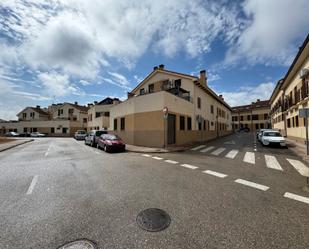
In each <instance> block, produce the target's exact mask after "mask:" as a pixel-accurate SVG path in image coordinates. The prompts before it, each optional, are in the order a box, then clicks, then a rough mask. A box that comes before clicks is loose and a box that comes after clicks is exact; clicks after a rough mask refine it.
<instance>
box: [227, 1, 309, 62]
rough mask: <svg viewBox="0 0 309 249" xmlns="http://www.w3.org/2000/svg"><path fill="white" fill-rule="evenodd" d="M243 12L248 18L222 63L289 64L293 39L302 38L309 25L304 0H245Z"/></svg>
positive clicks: (293, 52)
mask: <svg viewBox="0 0 309 249" xmlns="http://www.w3.org/2000/svg"><path fill="white" fill-rule="evenodd" d="M243 11H244V13H245V15H246V16H247V17H248V18H250V19H251V21H250V22H248V23H247V27H246V29H245V30H244V31H243V32H241V33H240V34H239V37H238V40H237V42H236V43H235V44H234V46H232V47H231V48H230V49H229V50H228V52H227V54H226V58H225V64H233V63H243V59H246V60H247V62H248V63H249V64H257V63H263V64H269V65H271V64H279V65H289V64H290V63H291V60H292V58H293V57H294V56H295V52H296V51H297V47H295V41H296V40H301V39H304V37H305V36H306V35H307V33H308V31H309V30H308V27H309V18H308V13H309V5H308V1H307V0H297V1H293V0H272V1H269V0H246V1H245V2H244V3H243Z"/></svg>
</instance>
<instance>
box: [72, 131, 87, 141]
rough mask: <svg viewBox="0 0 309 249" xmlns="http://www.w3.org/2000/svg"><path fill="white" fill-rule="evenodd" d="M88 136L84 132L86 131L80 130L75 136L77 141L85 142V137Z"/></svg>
mask: <svg viewBox="0 0 309 249" xmlns="http://www.w3.org/2000/svg"><path fill="white" fill-rule="evenodd" d="M86 136H87V133H86V131H84V130H78V131H76V132H75V134H74V138H75V139H76V140H85V137H86Z"/></svg>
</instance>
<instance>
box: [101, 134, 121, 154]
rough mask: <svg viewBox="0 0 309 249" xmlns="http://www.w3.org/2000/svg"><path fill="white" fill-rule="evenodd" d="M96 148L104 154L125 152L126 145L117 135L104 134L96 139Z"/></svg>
mask: <svg viewBox="0 0 309 249" xmlns="http://www.w3.org/2000/svg"><path fill="white" fill-rule="evenodd" d="M98 148H99V149H103V150H104V151H105V152H111V151H125V150H126V145H125V143H124V142H123V141H122V140H121V138H120V137H118V136H117V135H113V134H104V135H102V136H101V137H99V139H98Z"/></svg>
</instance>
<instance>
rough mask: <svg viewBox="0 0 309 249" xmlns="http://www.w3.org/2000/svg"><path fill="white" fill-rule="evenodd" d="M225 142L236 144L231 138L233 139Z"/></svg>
mask: <svg viewBox="0 0 309 249" xmlns="http://www.w3.org/2000/svg"><path fill="white" fill-rule="evenodd" d="M224 144H236V143H235V141H234V140H231V141H226V142H224Z"/></svg>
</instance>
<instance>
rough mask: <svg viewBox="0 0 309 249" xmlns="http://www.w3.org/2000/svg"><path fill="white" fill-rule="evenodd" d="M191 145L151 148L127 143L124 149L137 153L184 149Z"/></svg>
mask: <svg viewBox="0 0 309 249" xmlns="http://www.w3.org/2000/svg"><path fill="white" fill-rule="evenodd" d="M191 147H192V145H190V146H189V145H188V146H181V147H168V148H153V147H142V146H135V145H131V144H127V145H126V150H127V151H130V152H137V153H168V152H178V151H184V150H187V149H189V148H191Z"/></svg>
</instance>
